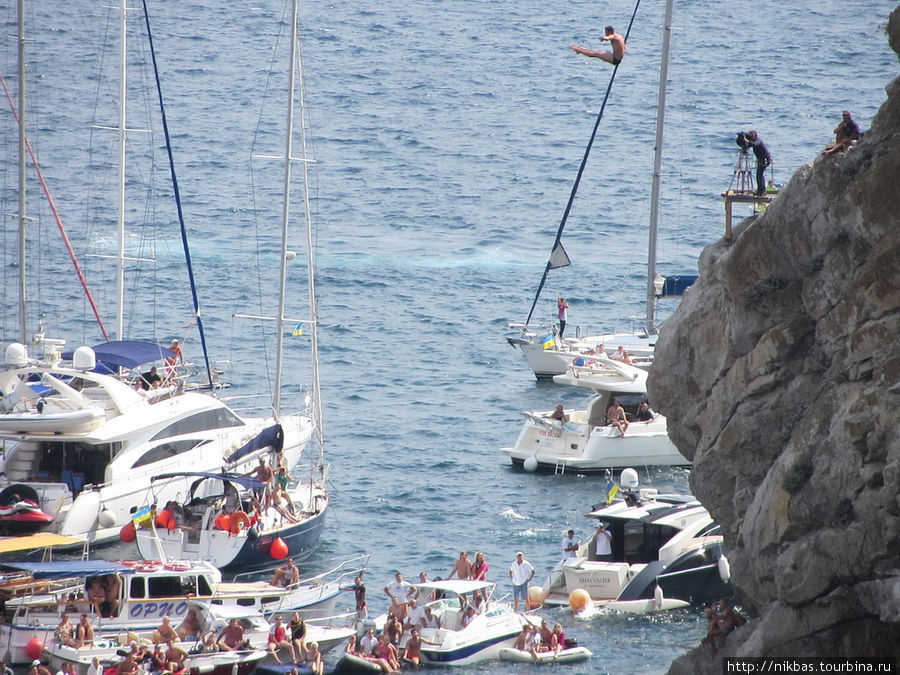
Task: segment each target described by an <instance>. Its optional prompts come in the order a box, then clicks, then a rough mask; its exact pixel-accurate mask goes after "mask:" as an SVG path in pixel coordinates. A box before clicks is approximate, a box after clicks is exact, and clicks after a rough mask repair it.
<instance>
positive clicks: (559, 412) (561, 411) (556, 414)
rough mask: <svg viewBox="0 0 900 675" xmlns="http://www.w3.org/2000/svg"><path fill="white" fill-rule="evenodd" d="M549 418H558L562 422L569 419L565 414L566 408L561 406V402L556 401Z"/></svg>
mask: <svg viewBox="0 0 900 675" xmlns="http://www.w3.org/2000/svg"><path fill="white" fill-rule="evenodd" d="M550 419H551V420H559V421H560V422H562V423H563V424H565V423H566V422H568V421H569V416H568V415H566V410H565V408H563V404H562V403H557V404H556V408H555V409H554V410H553V412H552V413H550Z"/></svg>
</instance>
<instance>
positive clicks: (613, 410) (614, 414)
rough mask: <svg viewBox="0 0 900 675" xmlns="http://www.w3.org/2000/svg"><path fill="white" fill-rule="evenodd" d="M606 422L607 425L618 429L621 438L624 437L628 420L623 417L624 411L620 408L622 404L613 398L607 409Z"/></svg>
mask: <svg viewBox="0 0 900 675" xmlns="http://www.w3.org/2000/svg"><path fill="white" fill-rule="evenodd" d="M606 421H607V422H608V423H609V424H611V425H613V426H615V427H618V429H619V431H620V432H621V434H622V435H623V436H624V435H625V431H626V430H627V429H628V419H627V418H626V417H625V409H624V408H623V407H622V404H621V403H619V399H617V398H614V399H613V401H612V405H611V406H609V409H607V411H606Z"/></svg>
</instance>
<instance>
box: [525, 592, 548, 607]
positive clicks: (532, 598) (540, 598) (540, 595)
mask: <svg viewBox="0 0 900 675" xmlns="http://www.w3.org/2000/svg"><path fill="white" fill-rule="evenodd" d="M545 598H546V596H545V595H544V589H543V588H541V587H540V586H529V587H528V609H535V608H537V607H540V606H541V605H542V604H544V599H545Z"/></svg>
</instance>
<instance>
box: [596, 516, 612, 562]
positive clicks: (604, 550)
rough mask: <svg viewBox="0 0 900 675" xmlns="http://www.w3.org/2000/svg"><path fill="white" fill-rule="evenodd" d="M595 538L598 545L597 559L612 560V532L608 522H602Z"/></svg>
mask: <svg viewBox="0 0 900 675" xmlns="http://www.w3.org/2000/svg"><path fill="white" fill-rule="evenodd" d="M594 539H595V542H596V546H597V560H612V533H611V532H610V531H609V530H607V529H606V523H604V522H601V523H600V525H599V526H598V527H597V534H596V535H594Z"/></svg>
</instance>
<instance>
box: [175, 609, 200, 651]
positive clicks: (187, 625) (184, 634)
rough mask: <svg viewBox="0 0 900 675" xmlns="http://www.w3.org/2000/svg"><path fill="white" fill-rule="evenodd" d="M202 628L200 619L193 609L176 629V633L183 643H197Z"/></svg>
mask: <svg viewBox="0 0 900 675" xmlns="http://www.w3.org/2000/svg"><path fill="white" fill-rule="evenodd" d="M200 628H201V627H200V619H198V618H197V612H196V610H194V608H193V607H191V608H190V609H188V611H187V614H185V616H184V619H182V620H181V623H180V624H178V627H177V628H175V633H176V634H177V635H178V638H179V639H180V640H182V641H183V642H195V641H197V640H199V639H200Z"/></svg>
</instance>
